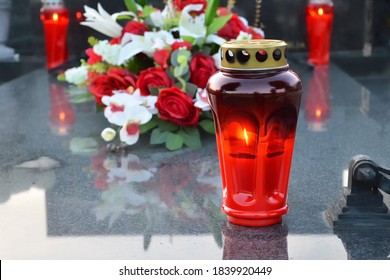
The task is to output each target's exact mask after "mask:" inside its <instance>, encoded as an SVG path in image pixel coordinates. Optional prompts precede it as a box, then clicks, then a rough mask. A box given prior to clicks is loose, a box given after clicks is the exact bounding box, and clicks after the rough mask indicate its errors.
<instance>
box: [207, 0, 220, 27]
mask: <svg viewBox="0 0 390 280" xmlns="http://www.w3.org/2000/svg"><path fill="white" fill-rule="evenodd" d="M218 7H219V0H208V1H207V8H206V11H205V23H206V26H209V25H210V24H211V23H212V22H213V20H214V18H215V16H216V15H217V9H218Z"/></svg>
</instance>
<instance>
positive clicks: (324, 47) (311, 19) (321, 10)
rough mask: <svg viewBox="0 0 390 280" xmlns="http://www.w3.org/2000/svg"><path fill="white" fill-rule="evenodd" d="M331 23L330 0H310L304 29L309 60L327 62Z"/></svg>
mask: <svg viewBox="0 0 390 280" xmlns="http://www.w3.org/2000/svg"><path fill="white" fill-rule="evenodd" d="M332 23H333V2H332V1H331V0H310V1H309V4H308V5H307V7H306V29H307V39H308V44H309V59H308V60H309V62H311V63H313V64H328V63H329V49H330V39H331V34H332Z"/></svg>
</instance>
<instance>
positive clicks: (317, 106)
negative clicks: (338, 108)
mask: <svg viewBox="0 0 390 280" xmlns="http://www.w3.org/2000/svg"><path fill="white" fill-rule="evenodd" d="M328 73H329V69H328V65H317V66H315V67H314V72H313V76H312V77H311V79H310V80H309V83H308V87H307V89H308V92H307V97H306V103H305V119H306V122H307V124H308V129H309V130H312V131H324V130H326V124H327V123H328V121H329V119H330V96H329V94H330V92H329V76H328Z"/></svg>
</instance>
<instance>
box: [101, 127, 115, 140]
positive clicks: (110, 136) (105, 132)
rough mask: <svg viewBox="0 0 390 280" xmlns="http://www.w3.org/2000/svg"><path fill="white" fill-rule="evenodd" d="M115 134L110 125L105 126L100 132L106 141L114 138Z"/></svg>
mask: <svg viewBox="0 0 390 280" xmlns="http://www.w3.org/2000/svg"><path fill="white" fill-rule="evenodd" d="M115 135H116V131H115V130H113V129H112V128H111V127H107V128H105V129H104V130H103V131H102V133H101V136H102V138H103V140H104V141H107V142H109V141H112V140H113V139H114V138H115Z"/></svg>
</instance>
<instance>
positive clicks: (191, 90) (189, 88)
mask: <svg viewBox="0 0 390 280" xmlns="http://www.w3.org/2000/svg"><path fill="white" fill-rule="evenodd" d="M197 91H198V86H197V85H195V84H192V83H187V84H186V93H187V95H188V96H189V97H195V94H196V92H197Z"/></svg>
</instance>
